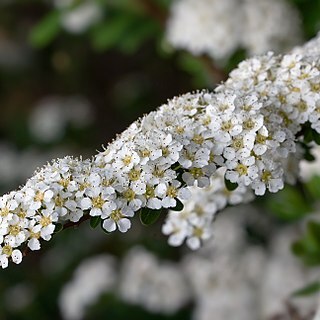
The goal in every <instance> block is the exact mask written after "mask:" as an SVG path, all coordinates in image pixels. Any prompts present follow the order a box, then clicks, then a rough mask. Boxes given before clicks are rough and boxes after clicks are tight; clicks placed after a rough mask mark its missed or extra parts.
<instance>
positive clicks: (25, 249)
mask: <svg viewBox="0 0 320 320" xmlns="http://www.w3.org/2000/svg"><path fill="white" fill-rule="evenodd" d="M90 218H91V216H90V215H89V214H86V215H84V216H83V217H82V218H81V219H80V220H79V221H77V222H72V221H69V222H67V223H65V224H64V225H63V226H62V230H65V229H68V228H72V227H77V226H79V225H80V224H81V223H82V222H83V221H86V220H89V219H90ZM30 252H31V250H30V248H29V247H28V246H26V247H25V248H24V250H23V251H22V255H23V256H24V257H25V256H26V255H27V254H28V253H30Z"/></svg>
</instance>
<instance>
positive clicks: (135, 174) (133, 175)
mask: <svg viewBox="0 0 320 320" xmlns="http://www.w3.org/2000/svg"><path fill="white" fill-rule="evenodd" d="M140 175H141V172H140V170H136V169H131V170H130V172H129V174H128V176H129V179H130V180H131V181H137V180H139V179H140Z"/></svg>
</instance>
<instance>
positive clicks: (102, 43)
mask: <svg viewBox="0 0 320 320" xmlns="http://www.w3.org/2000/svg"><path fill="white" fill-rule="evenodd" d="M130 23H131V19H130V18H128V15H124V14H123V15H115V16H113V17H109V18H108V19H107V21H104V22H101V23H98V24H97V25H96V26H95V27H94V28H93V29H92V33H91V40H92V44H93V46H94V48H95V49H96V50H107V49H110V48H112V47H114V46H116V45H118V44H119V43H120V42H121V41H122V37H124V36H125V35H126V34H127V33H128V32H130Z"/></svg>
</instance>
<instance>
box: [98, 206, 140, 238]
mask: <svg viewBox="0 0 320 320" xmlns="http://www.w3.org/2000/svg"><path fill="white" fill-rule="evenodd" d="M133 215H134V212H133V210H132V209H131V208H130V207H128V206H127V205H125V204H122V203H121V202H117V206H116V208H115V209H114V210H112V211H111V212H110V214H108V215H107V217H106V218H105V219H104V221H103V223H102V227H103V228H104V229H105V230H106V231H108V232H112V231H114V230H116V228H117V227H118V229H119V231H120V232H127V231H128V230H129V229H130V227H131V222H130V220H129V219H128V217H133Z"/></svg>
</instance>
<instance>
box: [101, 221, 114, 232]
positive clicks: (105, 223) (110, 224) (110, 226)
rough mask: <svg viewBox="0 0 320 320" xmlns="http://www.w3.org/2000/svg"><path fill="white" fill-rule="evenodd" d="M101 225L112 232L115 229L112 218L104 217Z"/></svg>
mask: <svg viewBox="0 0 320 320" xmlns="http://www.w3.org/2000/svg"><path fill="white" fill-rule="evenodd" d="M102 227H103V229H105V230H107V231H108V232H112V231H114V230H116V223H115V222H114V221H113V220H112V219H106V220H104V221H103V224H102Z"/></svg>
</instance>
